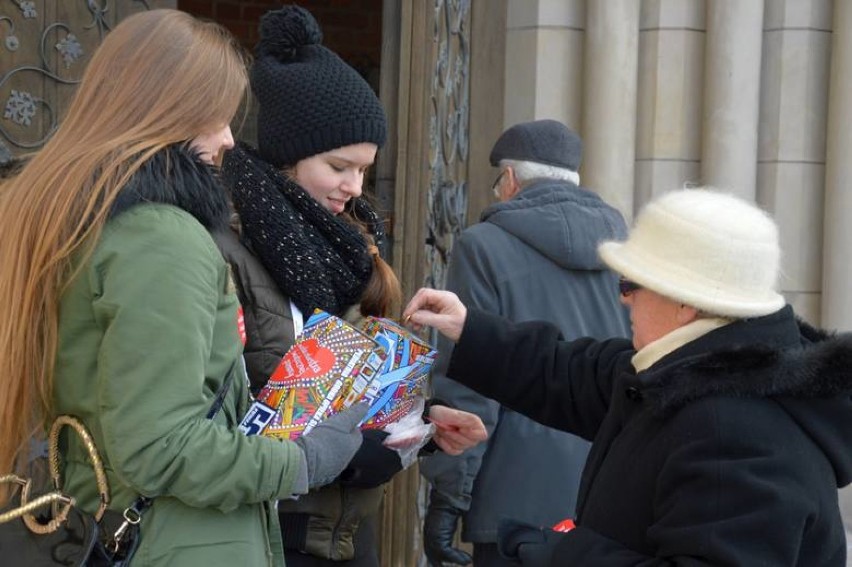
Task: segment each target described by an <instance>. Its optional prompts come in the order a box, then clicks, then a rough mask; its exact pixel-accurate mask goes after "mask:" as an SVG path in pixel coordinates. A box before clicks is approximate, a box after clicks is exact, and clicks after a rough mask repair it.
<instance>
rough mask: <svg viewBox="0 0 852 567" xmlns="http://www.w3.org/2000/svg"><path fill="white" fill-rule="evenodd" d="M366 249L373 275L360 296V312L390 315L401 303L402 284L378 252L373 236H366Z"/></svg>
mask: <svg viewBox="0 0 852 567" xmlns="http://www.w3.org/2000/svg"><path fill="white" fill-rule="evenodd" d="M367 242H368V246H367V250H368V251H369V253H370V254H371V255H372V256H373V275H372V276H371V277H370V281H369V283H367V289H365V290H364V294H363V295H362V296H361V314H362V315H364V316H365V317H366V316H368V315H372V316H374V317H392V316H393V315H395V314H396V313H397V312H398V311H399V309H400V307H401V304H402V286H400V284H399V278H397V277H396V274H395V273H394V271H393V268H391V267H390V265H389V264H388V263H387V262H385V261H384V260H383V259H382V257H381V255H380V254H379V249H378V247H377V246H376V245H375V244H373V237H372V236H369V235H368V236H367Z"/></svg>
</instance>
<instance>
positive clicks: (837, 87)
mask: <svg viewBox="0 0 852 567" xmlns="http://www.w3.org/2000/svg"><path fill="white" fill-rule="evenodd" d="M833 27H834V33H833V37H832V45H831V87H830V89H829V95H828V135H827V140H828V141H827V150H826V152H827V156H826V164H825V213H824V215H825V216H824V233H823V271H822V274H823V281H822V325H823V326H824V327H827V328H831V329H839V330H843V331H849V330H852V294H850V289H852V262H850V261H849V243H850V242H852V222H850V221H851V220H852V219H850V216H852V159H850V157H849V148H852V2H835V3H834V22H833Z"/></svg>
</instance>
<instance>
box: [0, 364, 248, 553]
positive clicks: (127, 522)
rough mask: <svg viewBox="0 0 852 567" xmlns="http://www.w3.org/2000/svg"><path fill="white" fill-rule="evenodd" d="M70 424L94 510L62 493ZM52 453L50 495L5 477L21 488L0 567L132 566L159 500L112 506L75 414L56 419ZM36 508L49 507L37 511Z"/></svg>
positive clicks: (3, 527)
mask: <svg viewBox="0 0 852 567" xmlns="http://www.w3.org/2000/svg"><path fill="white" fill-rule="evenodd" d="M237 360H239V359H237ZM236 364H237V361H236V360H235V361H234V363H233V364H231V368H230V369H229V370H228V374H227V376H226V378H225V380H224V382H223V384H222V386H221V387H220V388H219V391H218V392H216V397H215V399H214V400H213V404H212V405H211V407H210V409H209V410H208V411H207V415H206V417H207V419H213V418H214V417H215V416H216V414H217V413H219V410H220V409H221V408H222V404H223V403H224V400H225V395H226V394H227V392H228V390H229V389H230V387H231V383H232V381H233V377H234V369H235V368H236ZM65 426H68V427H71V429H73V430H74V431H75V432H76V433H77V435H79V436H80V439H81V440H82V441H83V445H84V446H85V448H86V451H87V452H88V454H89V460H90V461H91V464H92V468H93V469H94V471H95V481H96V482H97V485H98V494H99V495H100V504H98V509H97V510H96V511H95V513H94V514H89V513H88V512H85V511H84V510H81V509H80V508H78V507H77V506H76V505H75V500H74V498H73V497H71V496H68V495H66V494H65V493H63V491H62V486H61V485H62V481H61V471H60V462H61V459H60V453H59V432H60V431H61V430H62V428H63V427H65ZM47 456H48V462H49V465H50V476H51V479H52V481H53V487H54V490H53V491H52V492H50V493H47V494H43V495H41V496H38V497H36V498H32V499H31V495H30V491H31V490H32V485H33V482H32V480H30V479H25V478H22V477H20V476H17V475H14V474H7V475H3V476H0V484H4V483H5V484H16V485H18V486H19V488H20V494H19V496H18V499H17V502H15V501H14V500H13V508H12V509H10V510H7V511H5V512H2V513H0V567H6V566H7V565H8V566H10V567H11V566H15V567H19V566H21V567H23V566H26V567H43V566H51V567H55V566H57V565H65V566H69V567H108V566H111V567H126V566H128V565H129V564H130V561H131V559H132V558H133V554H134V553H135V552H136V549H137V548H138V547H139V539H140V533H139V522H140V521H141V520H142V514H144V512H145V510H147V509H148V508H149V507H150V506H151V504H152V503H153V499H152V498H146V497H144V496H139V497H138V498H137V499H136V500H135V501H134V502H133V503H132V504H131V505H130V506H129V507H128V508H127V509H126V510H124V512H123V513H122V514H119V513H118V512H113V511H111V510H107V506H109V502H110V495H109V485H108V483H107V478H106V473H104V467H103V463H102V462H101V458H100V455H99V454H98V450H97V447H95V443H94V441H92V437H91V435H89V432H88V431H87V430H86V428H85V426H84V425H83V424H82V423H81V422H80V421H79V420H77V419H76V418H75V417H72V416H68V415H62V416H59V417H57V418H56V420H55V421H54V422H53V425H52V426H51V428H50V433H49V435H48V455H47ZM45 509H46V510H45ZM36 510H44V511H42V512H41V513H39V514H35V511H36Z"/></svg>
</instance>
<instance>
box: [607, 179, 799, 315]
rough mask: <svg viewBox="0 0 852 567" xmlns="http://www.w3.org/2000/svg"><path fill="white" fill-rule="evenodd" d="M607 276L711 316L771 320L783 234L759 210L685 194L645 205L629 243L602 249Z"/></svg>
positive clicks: (723, 198) (721, 197)
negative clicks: (609, 273) (623, 279)
mask: <svg viewBox="0 0 852 567" xmlns="http://www.w3.org/2000/svg"><path fill="white" fill-rule="evenodd" d="M598 251H599V253H600V256H601V259H602V260H603V261H604V263H606V264H607V265H608V266H609V267H610V268H612V269H613V270H615V271H616V272H618V273H619V274H622V275H623V276H624V277H626V278H628V279H630V280H633V281H634V282H636V283H638V284H639V285H641V286H642V287H644V288H647V289H650V290H651V291H655V292H657V293H659V294H660V295H663V296H665V297H668V298H669V299H673V300H675V301H679V302H682V303H685V304H687V305H690V306H692V307H695V308H697V309H700V310H702V311H705V312H707V313H711V314H714V315H722V316H726V317H733V318H747V317H757V316H761V315H768V314H769V313H772V312H774V311H777V310H778V309H780V308H781V307H783V306H784V298H783V297H782V296H781V295H780V294H779V293H778V292H777V291H776V284H777V280H778V272H779V264H780V261H781V249H780V247H779V245H778V228H777V226H776V225H775V222H774V221H773V220H772V218H771V217H770V216H769V215H768V214H766V213H765V212H764V211H762V210H761V209H759V208H758V207H757V206H755V205H753V204H752V203H749V202H747V201H745V200H743V199H740V198H738V197H734V196H733V195H727V194H724V193H719V192H717V191H715V190H711V189H683V190H679V191H672V192H671V193H667V194H665V195H663V196H661V197H659V198H657V199H655V200H653V201H651V202H650V203H648V204H647V205H646V206H645V207H644V208H643V209H642V211H641V212H640V213H639V215H638V216H637V218H636V223H635V225H634V227H633V230H632V231H631V232H630V236H629V237H628V239H627V241H626V242H605V243H603V244H601V245H600V247H599V248H598Z"/></svg>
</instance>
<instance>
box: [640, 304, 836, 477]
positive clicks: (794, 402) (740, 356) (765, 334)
mask: <svg viewBox="0 0 852 567" xmlns="http://www.w3.org/2000/svg"><path fill="white" fill-rule="evenodd" d="M635 380H637V381H638V382H639V387H640V388H641V390H642V392H643V398H644V400H645V401H646V402H647V403H648V404H649V406H650V409H651V411H652V412H653V413H654V414H655V415H657V416H658V417H661V418H664V417H666V416H667V415H670V414H672V413H673V412H675V411H677V410H678V409H680V408H682V407H684V406H686V405H687V404H689V403H691V402H695V401H698V400H701V399H704V398H709V397H722V398H760V399H769V400H772V401H774V402H775V403H777V404H778V405H779V406H780V407H781V408H783V410H784V411H786V412H787V414H788V415H789V416H790V418H791V419H793V420H794V421H795V422H796V423H797V424H798V425H799V427H801V429H802V430H803V431H804V432H806V434H807V435H808V436H809V437H810V438H811V439H812V440H813V442H814V443H816V444H817V445H818V446H819V447H820V448H821V449H822V451H823V452H824V453H825V455H826V457H827V458H828V459H829V460H830V461H831V464H832V466H833V468H834V470H835V473H836V475H837V479H838V486H845V485H846V484H848V483H849V482H850V481H852V333H842V334H841V333H838V334H834V333H827V332H825V331H822V330H819V329H816V328H814V327H811V326H810V325H808V324H807V323H805V322H803V321H801V320H797V319H796V318H795V317H794V316H793V311H792V309H791V308H790V307H789V306H788V307H785V308H784V309H782V310H780V311H778V312H776V313H773V314H771V315H767V316H766V317H760V318H756V319H750V320H742V321H737V322H734V323H731V324H730V325H726V326H725V327H722V328H720V329H717V330H715V331H713V332H711V333H708V334H707V335H705V336H703V337H701V338H699V339H697V340H695V341H693V342H692V343H689V344H687V345H684V347H682V348H681V349H679V350H678V351H675V352H674V353H672V354H670V355H668V356H667V357H665V358H663V359H662V360H660V361H659V362H658V363H657V364H655V365H654V366H652V367H651V368H649V369H648V370H647V371H645V372H641V373H639V374H638V375H636V376H635Z"/></svg>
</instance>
